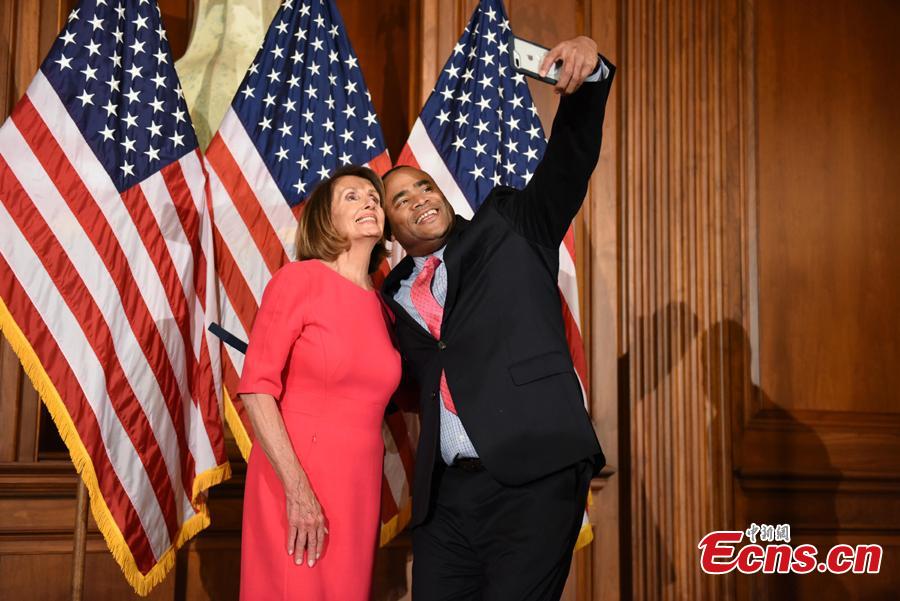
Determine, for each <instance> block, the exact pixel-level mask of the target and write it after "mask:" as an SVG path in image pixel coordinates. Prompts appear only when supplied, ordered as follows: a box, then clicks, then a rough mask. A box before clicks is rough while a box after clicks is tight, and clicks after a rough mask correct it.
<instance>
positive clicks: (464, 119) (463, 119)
mask: <svg viewBox="0 0 900 601" xmlns="http://www.w3.org/2000/svg"><path fill="white" fill-rule="evenodd" d="M468 119H469V116H468V115H466V114H464V113H460V114H459V115H457V116H456V119H454V121H455V122H456V124H457V125H458V126H459V127H462V126H463V125H467V124H468Z"/></svg>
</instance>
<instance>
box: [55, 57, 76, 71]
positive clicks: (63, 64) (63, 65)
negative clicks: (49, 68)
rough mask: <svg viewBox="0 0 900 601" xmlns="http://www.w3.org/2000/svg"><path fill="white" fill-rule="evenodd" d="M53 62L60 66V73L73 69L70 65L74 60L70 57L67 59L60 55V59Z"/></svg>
mask: <svg viewBox="0 0 900 601" xmlns="http://www.w3.org/2000/svg"><path fill="white" fill-rule="evenodd" d="M53 62H55V63H56V64H57V65H59V70H60V71H64V70H65V69H71V68H72V65H71V64H70V63H71V62H72V59H71V58H69V57H67V56H65V55H64V54H60V55H59V58H58V59H56V60H55V61H53Z"/></svg>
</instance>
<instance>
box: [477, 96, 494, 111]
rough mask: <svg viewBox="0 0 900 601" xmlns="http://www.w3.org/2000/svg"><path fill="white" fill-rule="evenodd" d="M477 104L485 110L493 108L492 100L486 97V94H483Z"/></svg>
mask: <svg viewBox="0 0 900 601" xmlns="http://www.w3.org/2000/svg"><path fill="white" fill-rule="evenodd" d="M475 104H477V105H478V108H480V109H481V110H483V111H489V110H491V101H490V100H488V99H487V98H485V97H484V96H482V97H481V99H480V100H479V101H478V102H476V103H475Z"/></svg>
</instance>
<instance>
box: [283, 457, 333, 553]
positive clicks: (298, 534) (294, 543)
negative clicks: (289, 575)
mask: <svg viewBox="0 0 900 601" xmlns="http://www.w3.org/2000/svg"><path fill="white" fill-rule="evenodd" d="M285 493H286V497H287V521H288V532H287V552H288V555H293V556H294V563H295V564H297V565H302V563H303V552H304V550H305V551H306V558H307V565H309V567H313V566H314V565H316V560H317V559H319V557H320V556H321V554H322V546H323V544H324V543H325V535H326V534H328V529H327V528H326V527H325V516H324V515H322V507H321V506H320V505H319V500H318V499H316V494H315V493H314V492H313V489H312V486H310V484H309V480H308V479H307V478H306V474H303V475H302V477H301V478H300V481H299V482H298V483H297V485H296V486H293V487H292V490H286V491H285Z"/></svg>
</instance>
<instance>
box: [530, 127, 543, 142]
mask: <svg viewBox="0 0 900 601" xmlns="http://www.w3.org/2000/svg"><path fill="white" fill-rule="evenodd" d="M528 135H529V136H531V139H532V140H534V139H535V138H537V137H538V136H539V135H540V130H539V129H538V128H537V126H536V125H532V126H531V129H529V130H528Z"/></svg>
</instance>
